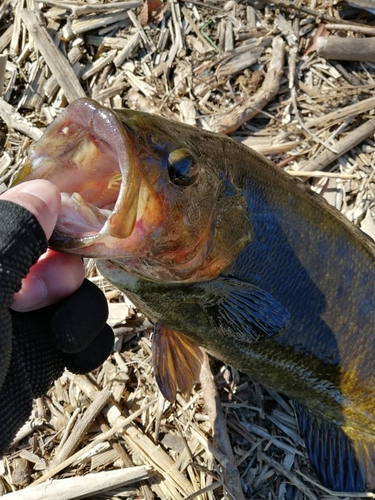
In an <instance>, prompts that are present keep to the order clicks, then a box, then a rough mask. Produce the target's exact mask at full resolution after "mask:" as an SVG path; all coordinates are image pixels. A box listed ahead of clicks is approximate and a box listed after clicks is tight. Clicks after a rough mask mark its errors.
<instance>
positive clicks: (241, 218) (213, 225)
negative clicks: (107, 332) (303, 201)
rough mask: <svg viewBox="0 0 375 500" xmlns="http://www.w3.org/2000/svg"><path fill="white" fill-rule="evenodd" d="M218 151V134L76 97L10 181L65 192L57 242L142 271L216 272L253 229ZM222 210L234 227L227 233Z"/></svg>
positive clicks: (188, 276)
mask: <svg viewBox="0 0 375 500" xmlns="http://www.w3.org/2000/svg"><path fill="white" fill-rule="evenodd" d="M213 153H215V154H213ZM210 154H211V155H212V157H210ZM218 154H219V155H222V154H223V153H222V152H220V151H215V135H214V134H208V133H206V132H203V131H200V130H198V129H195V128H193V127H188V126H186V125H182V124H180V123H174V122H170V121H168V120H165V119H163V118H160V117H158V116H153V115H148V114H146V113H140V112H136V111H131V110H118V111H113V110H110V109H108V108H105V107H103V106H101V105H99V104H97V103H96V102H95V101H93V100H91V99H79V100H77V101H75V102H74V103H72V104H70V105H69V106H68V107H67V108H66V109H65V110H64V111H63V112H62V113H61V114H60V115H59V116H58V118H56V119H55V121H54V122H53V123H52V124H51V125H50V126H49V127H48V128H47V129H46V131H45V133H44V135H43V136H42V138H41V139H40V140H39V141H38V142H37V143H35V144H34V145H33V146H32V147H31V148H30V154H29V158H30V161H29V163H27V164H26V165H25V167H24V168H23V170H22V171H21V173H20V174H19V176H18V178H17V180H16V182H20V181H23V180H32V179H36V178H43V179H47V180H49V181H51V182H53V183H54V184H55V185H56V186H57V187H58V188H59V190H60V191H61V198H62V206H61V211H60V215H59V218H58V221H57V225H56V229H55V232H54V234H53V237H52V239H51V241H50V245H51V246H52V247H53V248H55V249H57V250H62V251H65V252H69V253H75V254H78V255H81V256H90V257H96V258H98V257H99V258H106V259H111V260H112V259H115V260H116V263H118V264H119V265H121V267H123V268H124V269H125V270H127V271H130V272H132V273H133V274H136V275H138V276H141V277H144V278H146V279H151V280H156V281H158V280H163V281H168V282H188V281H193V280H195V281H196V280H202V279H207V278H210V277H213V276H215V275H217V274H219V273H220V272H221V271H222V270H223V269H224V268H226V267H227V266H228V264H230V263H231V262H232V261H233V260H234V259H235V258H236V256H237V255H238V253H239V252H240V251H241V250H242V249H243V248H244V246H245V244H246V243H247V242H248V239H249V238H250V235H251V224H250V219H249V215H248V213H247V210H246V204H245V202H244V198H243V196H242V195H241V194H240V193H239V192H237V191H236V190H234V188H233V189H232V187H231V185H230V182H229V181H228V179H227V178H226V177H225V175H223V172H221V171H220V169H219V168H216V166H215V157H216V158H217V155H218ZM217 163H219V162H217ZM228 183H229V184H228ZM228 198H230V199H231V202H230V203H229V204H228V203H227V201H228ZM223 200H225V203H223ZM223 217H225V218H228V217H229V220H230V218H232V220H231V222H230V225H233V226H236V227H240V230H238V231H237V232H236V231H234V232H233V230H231V231H229V233H226V234H224V229H223ZM233 217H234V218H235V220H233ZM238 223H240V225H238ZM227 234H230V235H231V236H230V237H231V241H226V242H225V244H224V240H225V239H226V236H227Z"/></svg>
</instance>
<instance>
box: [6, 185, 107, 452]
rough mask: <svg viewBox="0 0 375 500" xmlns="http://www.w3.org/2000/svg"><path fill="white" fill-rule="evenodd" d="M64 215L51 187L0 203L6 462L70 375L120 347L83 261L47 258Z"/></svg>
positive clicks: (11, 194)
mask: <svg viewBox="0 0 375 500" xmlns="http://www.w3.org/2000/svg"><path fill="white" fill-rule="evenodd" d="M22 207H23V208H22ZM59 207H60V193H59V191H58V190H57V188H56V187H55V186H53V185H52V184H50V183H49V182H47V181H44V180H38V181H31V182H27V183H24V184H20V185H19V186H16V187H15V188H12V189H10V190H9V191H7V192H6V193H4V194H2V195H1V196H0V387H1V389H0V455H2V454H3V453H4V451H5V449H6V448H7V447H8V446H9V444H10V442H11V441H12V439H13V437H14V435H15V433H16V431H17V430H18V428H19V427H20V426H21V425H22V424H23V423H24V421H25V420H26V419H27V418H28V416H29V414H30V412H31V408H32V399H33V398H35V397H38V396H41V395H42V394H44V393H45V392H46V391H47V390H48V389H49V387H50V385H51V384H52V383H53V381H54V380H55V379H56V378H58V377H59V376H60V375H61V373H62V371H63V369H64V367H67V368H69V369H70V370H72V371H74V372H76V373H86V372H88V371H91V370H92V369H94V368H96V367H97V366H99V365H100V364H101V363H102V362H103V361H104V360H105V359H106V357H107V356H108V355H109V353H110V350H111V348H112V345H113V332H112V330H111V328H110V327H109V326H108V325H106V319H107V316H108V308H107V302H106V300H105V297H104V295H103V294H102V293H101V292H100V290H99V289H98V288H97V287H96V286H95V285H93V284H92V283H90V282H89V281H88V280H84V270H83V265H82V263H81V261H80V259H79V258H77V257H73V256H69V255H63V254H59V253H58V252H53V251H52V250H47V238H48V237H49V236H50V235H51V234H52V231H53V228H54V226H55V223H56V220H57V215H58V211H59ZM25 209H26V210H25ZM46 237H47V238H46ZM46 250H47V252H46ZM45 252H46V253H45ZM41 255H42V258H40V257H41ZM38 259H39V260H38ZM30 268H31V270H30ZM29 270H30V272H29ZM26 275H27V277H26ZM21 285H22V288H21ZM20 289H21V290H20ZM15 292H18V293H15ZM10 308H12V309H10ZM20 311H27V312H20Z"/></svg>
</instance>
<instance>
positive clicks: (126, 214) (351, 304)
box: [20, 99, 375, 491]
mask: <svg viewBox="0 0 375 500" xmlns="http://www.w3.org/2000/svg"><path fill="white" fill-rule="evenodd" d="M82 116H83V117H85V119H84V120H83V119H82ZM103 117H105V122H104V121H103V122H102V121H101V120H102V118H103ZM90 122H92V123H95V131H96V136H95V144H98V145H99V146H100V147H99V151H98V155H97V158H100V157H101V156H100V155H103V154H105V153H103V151H104V152H106V151H108V152H109V157H110V158H111V164H110V168H109V169H107V170H108V173H107V174H106V169H105V167H104V166H103V171H102V172H101V174H102V175H101V176H100V175H99V174H98V172H97V170H100V168H96V170H95V171H94V170H93V169H92V170H90V162H87V161H84V160H82V154H81V153H80V142H79V140H80V137H84V138H85V144H86V147H87V141H89V140H90V139H89V138H90V137H91V136H92V134H91V131H90V125H87V123H90ZM67 123H69V124H71V123H73V127H72V131H73V132H74V131H76V130H77V128H79V127H78V125H79V126H80V127H81V129H82V130H80V134H74V133H73V132H72V134H71V135H70V131H69V127H67V126H66V124H67ZM77 124H78V125H77ZM108 124H109V125H108ZM50 127H51V128H47V130H46V132H45V134H44V136H43V137H42V138H41V140H40V141H39V142H38V143H36V145H34V146H33V149H32V155H31V156H32V161H31V164H29V165H28V166H27V167H26V169H25V170H24V172H23V173H21V175H20V179H21V180H22V179H26V180H31V179H33V178H38V175H41V174H40V172H43V161H42V160H41V159H40V154H41V153H39V151H41V152H43V154H45V152H46V151H48V150H49V149H50V151H51V152H50V155H47V156H46V162H48V169H49V171H48V173H47V175H45V174H43V177H44V178H46V179H48V178H49V176H50V178H51V180H54V181H55V182H56V180H57V181H58V179H59V178H61V177H62V176H61V175H55V173H56V171H59V172H60V170H61V172H63V173H64V174H65V172H66V174H68V173H69V172H68V171H69V168H70V163H69V161H70V159H69V161H68V158H67V160H66V161H64V156H63V155H60V156H59V158H58V161H57V160H56V165H55V166H54V167H53V168H51V165H53V164H54V161H55V158H54V156H53V148H52V147H51V145H52V144H53V141H54V140H56V137H57V138H58V140H59V141H62V142H64V141H65V142H67V143H68V145H70V146H72V147H70V148H68V147H67V148H66V149H67V150H69V151H76V152H77V153H76V157H74V158H73V159H75V160H76V168H77V169H78V170H79V173H80V176H79V179H80V180H79V181H78V180H77V181H76V182H75V179H74V177H75V176H74V172H70V174H71V178H68V177H67V175H65V176H64V182H63V183H62V184H61V187H63V185H64V186H65V184H66V183H67V179H69V180H68V184H71V186H69V192H73V193H74V192H77V193H78V194H82V197H83V201H82V206H81V207H80V204H79V203H78V204H76V207H75V208H76V210H77V211H78V213H79V215H80V217H81V218H82V217H84V218H85V219H86V220H87V224H89V221H90V214H89V213H88V214H87V213H86V212H85V211H87V210H90V207H89V205H88V204H87V203H86V200H85V199H84V193H85V184H86V181H85V179H87V182H88V181H93V182H92V185H93V186H95V185H98V191H97V194H96V193H95V191H94V192H92V191H91V193H90V196H91V198H92V201H91V202H92V203H94V204H95V203H96V206H95V209H93V212H95V210H97V209H99V210H101V209H102V208H103V207H101V206H100V193H101V186H100V183H101V179H102V177H103V182H107V184H108V183H109V178H107V177H110V176H112V178H113V176H115V178H116V179H117V178H119V176H120V174H121V182H119V184H120V185H121V186H118V192H117V193H116V192H115V189H114V190H113V193H111V196H112V198H113V199H112V198H111V200H110V201H111V202H112V203H113V206H114V208H113V211H112V213H109V214H104V216H105V217H107V219H106V222H105V223H104V224H103V227H102V228H99V229H98V228H97V229H96V230H97V234H95V231H94V228H93V235H92V236H91V233H90V237H89V238H84V237H83V236H82V234H81V233H80V231H79V227H78V225H77V228H76V229H75V228H74V227H73V226H74V225H72V224H71V223H70V225H69V231H68V230H67V229H66V227H67V226H64V217H65V216H68V215H69V213H68V212H69V207H68V206H66V207H65V211H63V210H62V212H61V215H60V216H59V220H58V223H57V226H56V231H55V234H54V236H53V238H52V239H51V245H52V247H53V248H56V249H58V250H61V251H66V252H70V253H75V254H78V255H81V256H87V255H90V256H93V257H95V258H97V259H98V268H99V270H100V272H101V273H102V274H103V275H104V276H105V277H106V278H107V279H108V280H109V281H111V282H112V283H113V284H114V285H115V286H116V287H118V288H119V289H121V290H123V291H124V292H125V293H126V294H127V295H128V296H129V298H130V299H131V300H132V301H133V302H134V304H135V305H136V306H137V308H138V309H139V310H140V311H143V312H144V313H145V314H146V315H147V316H148V317H149V318H150V319H151V320H152V321H153V322H154V323H155V325H156V329H155V332H156V333H155V335H154V338H153V359H154V364H155V374H156V378H157V381H158V384H159V387H160V389H161V391H162V393H163V394H164V395H165V397H167V398H168V399H170V400H173V399H174V397H175V396H176V392H177V390H178V389H179V388H180V389H183V390H188V388H189V387H191V386H192V384H193V383H194V382H195V379H196V378H197V375H198V372H199V365H200V363H201V359H202V358H201V353H200V347H198V346H201V347H204V348H205V349H207V351H208V352H210V353H211V354H212V355H213V356H216V357H218V358H219V359H221V360H222V361H224V362H225V363H228V364H231V365H233V366H234V367H236V368H237V369H239V370H243V371H245V372H246V373H248V374H250V375H251V376H252V377H253V378H254V379H256V380H258V381H259V382H260V383H262V384H264V385H266V386H267V387H269V388H270V389H273V390H275V391H279V392H282V393H284V394H286V395H287V396H289V397H290V398H292V399H293V400H294V401H295V408H296V414H297V418H298V420H299V424H300V430H301V434H302V436H303V438H304V440H305V442H306V448H307V452H308V455H309V457H310V459H311V462H312V464H313V466H314V468H315V470H316V472H317V475H318V477H319V479H320V480H321V481H322V483H323V484H324V485H325V486H326V487H329V488H331V489H334V490H337V491H355V490H356V489H359V490H364V489H368V488H370V489H371V488H375V370H374V365H375V336H374V335H375V315H374V311H375V293H374V289H373V284H374V283H375V245H374V243H373V242H372V241H370V240H369V239H368V238H366V237H365V235H363V233H362V232H361V231H360V230H359V229H357V228H356V227H354V226H353V225H352V224H351V223H350V222H349V221H347V220H346V219H345V218H344V216H343V215H342V214H340V213H339V212H338V211H337V210H336V209H334V208H333V207H331V206H329V205H328V204H327V203H326V202H325V200H323V199H322V198H321V197H320V196H319V195H317V194H316V193H313V192H312V191H310V190H309V189H307V187H306V186H305V185H303V184H302V183H301V182H299V181H297V180H295V179H292V178H290V177H289V176H288V175H287V174H286V173H285V172H283V171H282V170H281V169H279V168H278V167H276V166H275V165H274V164H273V163H272V162H270V161H269V160H267V159H266V158H264V157H263V156H261V155H259V154H257V153H256V152H254V151H252V150H251V149H249V148H246V147H245V146H243V145H241V144H238V143H237V142H235V141H234V140H232V139H230V138H228V137H225V136H221V135H218V134H213V133H210V132H207V131H204V130H198V129H196V128H193V127H190V126H187V125H185V124H181V123H174V122H171V121H168V120H165V119H163V118H161V117H158V116H154V115H148V114H146V113H140V112H136V111H131V110H118V111H112V110H109V109H107V108H104V107H102V106H100V105H99V104H97V103H95V102H94V101H91V100H89V99H81V100H79V101H76V102H75V103H72V104H70V105H69V106H68V108H67V109H66V110H65V111H64V112H63V113H62V114H61V115H60V116H59V117H58V118H57V119H56V120H55V122H54V123H53V124H52V126H50ZM108 127H109V128H108ZM101 129H103V132H102V133H101V132H100V131H101ZM59 130H63V131H64V135H63V137H61V134H60V135H59ZM109 130H110V131H112V134H110V133H108V131H109ZM56 134H57V136H56ZM77 137H78V138H77ZM75 141H76V142H75ZM77 141H78V142H77ZM73 143H74V144H73ZM95 144H94V143H92V144H89V150H90V154H91V155H92V157H93V159H94V160H95V158H96V154H95ZM73 146H74V147H73ZM116 155H117V163H118V164H116V161H114V158H116ZM80 162H82V164H80ZM94 164H95V165H96V166H97V167H98V166H99V162H98V161H94ZM38 172H39V174H38ZM117 172H118V173H117ZM106 176H107V177H106ZM56 185H57V187H59V183H58V182H56ZM64 196H65V195H64ZM116 196H117V198H116ZM63 200H65V198H64V197H63ZM85 213H86V216H85ZM76 216H77V219H78V214H77V215H76ZM72 219H74V214H73V215H71V216H70V219H69V220H70V222H71V220H72ZM94 220H95V221H97V218H95V219H94ZM122 221H123V224H124V225H126V231H122V227H121V224H122ZM135 221H136V223H135ZM186 367H188V369H186ZM337 464H339V466H338V465H337Z"/></svg>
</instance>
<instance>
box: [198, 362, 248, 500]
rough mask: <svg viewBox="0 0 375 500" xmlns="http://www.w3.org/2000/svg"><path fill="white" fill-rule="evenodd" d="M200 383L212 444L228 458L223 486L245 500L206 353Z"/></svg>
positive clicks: (231, 493)
mask: <svg viewBox="0 0 375 500" xmlns="http://www.w3.org/2000/svg"><path fill="white" fill-rule="evenodd" d="M200 382H201V384H202V390H203V394H204V400H205V403H206V409H207V413H208V416H209V417H210V421H211V425H212V429H213V438H214V443H215V445H216V446H217V448H218V449H219V450H220V451H221V452H222V453H223V454H224V455H225V456H226V457H227V458H228V463H227V464H226V466H225V467H223V476H224V484H225V486H226V488H227V489H228V493H230V495H231V496H232V497H233V499H235V500H245V497H244V494H243V490H242V486H241V479H240V475H239V472H238V469H237V465H236V461H235V459H234V455H233V451H232V447H231V444H230V440H229V436H228V429H227V425H226V421H225V418H224V414H223V410H222V408H221V404H220V398H219V394H218V392H217V389H216V385H215V383H214V379H213V376H212V373H211V369H210V362H209V359H208V356H207V353H204V358H203V363H202V367H201V373H200Z"/></svg>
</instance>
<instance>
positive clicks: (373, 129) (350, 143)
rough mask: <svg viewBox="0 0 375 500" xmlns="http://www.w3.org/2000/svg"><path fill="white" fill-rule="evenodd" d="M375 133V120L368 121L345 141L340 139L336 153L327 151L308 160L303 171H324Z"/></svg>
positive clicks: (302, 168)
mask: <svg viewBox="0 0 375 500" xmlns="http://www.w3.org/2000/svg"><path fill="white" fill-rule="evenodd" d="M374 133H375V119H374V118H373V119H371V120H367V122H365V123H363V124H362V125H360V126H359V127H357V128H356V129H354V130H353V131H352V132H349V133H348V134H347V135H346V136H345V137H344V138H343V139H340V140H339V141H338V142H337V143H336V144H335V150H336V152H335V153H334V152H332V151H328V150H325V151H323V152H322V153H320V154H319V155H317V156H316V157H314V158H312V159H311V160H308V161H307V162H306V163H305V164H303V165H302V167H301V170H304V171H314V170H322V169H323V168H325V167H326V166H327V165H329V164H330V163H332V162H333V161H335V160H337V158H340V156H342V155H343V154H345V153H346V152H347V151H349V150H350V149H352V148H354V147H355V146H357V144H359V143H360V142H362V141H364V140H365V139H367V137H369V136H370V135H372V134H374Z"/></svg>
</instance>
